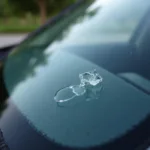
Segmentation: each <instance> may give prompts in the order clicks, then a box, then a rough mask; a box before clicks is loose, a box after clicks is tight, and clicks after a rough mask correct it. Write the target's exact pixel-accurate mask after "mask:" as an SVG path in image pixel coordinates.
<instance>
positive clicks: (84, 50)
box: [4, 0, 150, 150]
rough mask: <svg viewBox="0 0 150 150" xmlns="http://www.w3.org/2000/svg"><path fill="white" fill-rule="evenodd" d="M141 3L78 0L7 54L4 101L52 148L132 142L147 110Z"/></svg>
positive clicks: (146, 31) (149, 54)
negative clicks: (9, 101) (77, 2)
mask: <svg viewBox="0 0 150 150" xmlns="http://www.w3.org/2000/svg"><path fill="white" fill-rule="evenodd" d="M149 5H150V2H149V1H145V2H144V3H143V1H142V0H132V1H131V0H122V1H120V0H85V1H84V0H83V1H81V2H80V3H79V4H78V5H76V7H75V8H74V9H73V8H72V9H71V10H67V11H66V12H64V13H63V14H62V15H61V17H60V18H59V19H58V20H55V23H53V24H51V23H50V24H48V25H46V26H45V27H44V29H42V30H41V31H40V33H38V34H35V35H33V36H31V37H30V38H28V39H27V40H25V41H24V42H23V43H22V44H21V45H20V46H18V47H17V48H16V49H14V50H13V51H12V53H10V55H9V57H8V59H7V61H6V63H5V67H4V80H5V84H6V88H7V90H8V92H9V95H10V97H11V102H13V103H14V104H15V106H17V108H18V110H19V111H20V112H21V113H22V114H23V116H24V117H25V118H26V119H27V121H28V122H29V125H31V126H32V127H33V128H34V129H36V130H35V131H38V132H39V133H40V135H41V136H42V137H46V138H47V139H48V140H49V142H50V143H53V144H54V145H55V144H58V145H59V146H60V147H59V149H61V148H62V147H65V148H67V147H69V148H71V149H73V148H77V149H79V148H81V149H82V148H91V149H92V148H93V147H96V148H98V149H100V148H101V149H105V147H107V149H116V150H120V149H122V150H123V148H125V150H126V149H135V148H137V147H138V146H140V144H141V142H142V141H140V140H141V139H136V137H137V133H139V131H141V126H142V129H143V128H146V127H145V126H144V125H145V120H146V122H147V119H149V117H148V116H149V114H150V107H149V106H150V100H149V99H150V71H149V68H148V66H149V65H150V59H149V58H150V51H149V49H150V44H149V38H150V20H149V17H148V16H149ZM39 118H40V119H39ZM125 118H126V119H125ZM141 124H142V125H141ZM143 124H144V125H143ZM143 130H144V129H143ZM142 133H143V134H141V132H140V134H138V135H139V137H141V136H142V137H143V138H142V139H143V141H145V140H147V134H148V133H147V134H146V133H145V132H142ZM66 135H67V136H66ZM133 139H134V140H135V139H136V140H135V142H133ZM126 140H127V141H126ZM122 141H123V143H122ZM52 147H53V146H52ZM52 147H48V148H52ZM28 149H30V148H28ZM52 149H53V148H52ZM56 149H57V148H56ZM15 150H18V149H17V146H16V149H15ZM25 150H26V149H25Z"/></svg>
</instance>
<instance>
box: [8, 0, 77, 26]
mask: <svg viewBox="0 0 150 150" xmlns="http://www.w3.org/2000/svg"><path fill="white" fill-rule="evenodd" d="M6 1H8V3H9V5H10V6H11V8H12V10H13V13H14V14H16V15H24V14H25V13H27V12H30V13H32V14H38V15H39V16H40V20H41V23H42V24H43V23H45V21H46V19H47V16H48V15H49V14H54V13H56V12H58V11H60V10H61V9H63V8H64V7H67V6H68V5H70V4H72V3H73V2H74V1H76V0H6Z"/></svg>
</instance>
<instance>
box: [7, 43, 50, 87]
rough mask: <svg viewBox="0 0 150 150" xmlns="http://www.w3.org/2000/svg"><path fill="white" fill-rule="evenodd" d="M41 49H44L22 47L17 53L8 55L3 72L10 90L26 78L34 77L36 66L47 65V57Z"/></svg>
mask: <svg viewBox="0 0 150 150" xmlns="http://www.w3.org/2000/svg"><path fill="white" fill-rule="evenodd" d="M42 49H45V47H42V46H41V47H40V46H37V47H23V49H22V50H20V51H19V52H16V53H15V52H14V54H12V55H10V57H9V59H8V62H7V65H6V70H7V71H5V73H6V72H7V74H5V75H6V76H7V80H9V81H7V82H9V83H10V85H9V89H10V90H13V88H14V86H16V85H17V84H18V83H20V82H22V81H24V80H25V79H26V78H28V77H32V76H35V75H36V72H35V69H36V68H37V67H38V66H40V65H46V64H47V58H48V55H46V54H45V53H44V51H42Z"/></svg>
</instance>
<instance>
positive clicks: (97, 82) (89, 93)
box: [54, 69, 103, 103]
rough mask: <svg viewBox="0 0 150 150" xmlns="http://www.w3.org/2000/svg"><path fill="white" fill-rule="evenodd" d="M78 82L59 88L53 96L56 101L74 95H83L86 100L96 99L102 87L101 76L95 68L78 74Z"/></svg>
mask: <svg viewBox="0 0 150 150" xmlns="http://www.w3.org/2000/svg"><path fill="white" fill-rule="evenodd" d="M79 79H80V84H79V85H71V86H68V87H65V88H62V89H60V90H59V91H58V92H57V93H56V94H55V97H54V100H55V101H56V102H58V103H63V102H67V101H70V100H73V99H74V98H75V97H79V96H83V95H84V96H85V98H86V100H91V99H93V98H94V99H97V98H98V97H99V94H100V90H101V89H102V81H103V78H102V77H101V76H100V75H99V74H98V72H97V71H96V69H94V70H92V71H89V72H84V73H81V74H79Z"/></svg>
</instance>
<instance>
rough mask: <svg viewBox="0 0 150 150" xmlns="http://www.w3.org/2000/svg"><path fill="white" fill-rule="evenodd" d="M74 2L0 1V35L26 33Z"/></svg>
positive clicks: (51, 0) (66, 0) (64, 0)
mask: <svg viewBox="0 0 150 150" xmlns="http://www.w3.org/2000/svg"><path fill="white" fill-rule="evenodd" d="M75 1H76V0H0V33H27V32H31V31H33V30H35V29H36V28H38V27H39V26H40V25H42V24H44V23H45V22H46V20H47V19H50V18H51V17H53V16H55V15H56V14H58V13H59V12H60V11H61V10H63V9H64V8H66V7H68V6H69V5H71V4H73V3H74V2H75Z"/></svg>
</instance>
